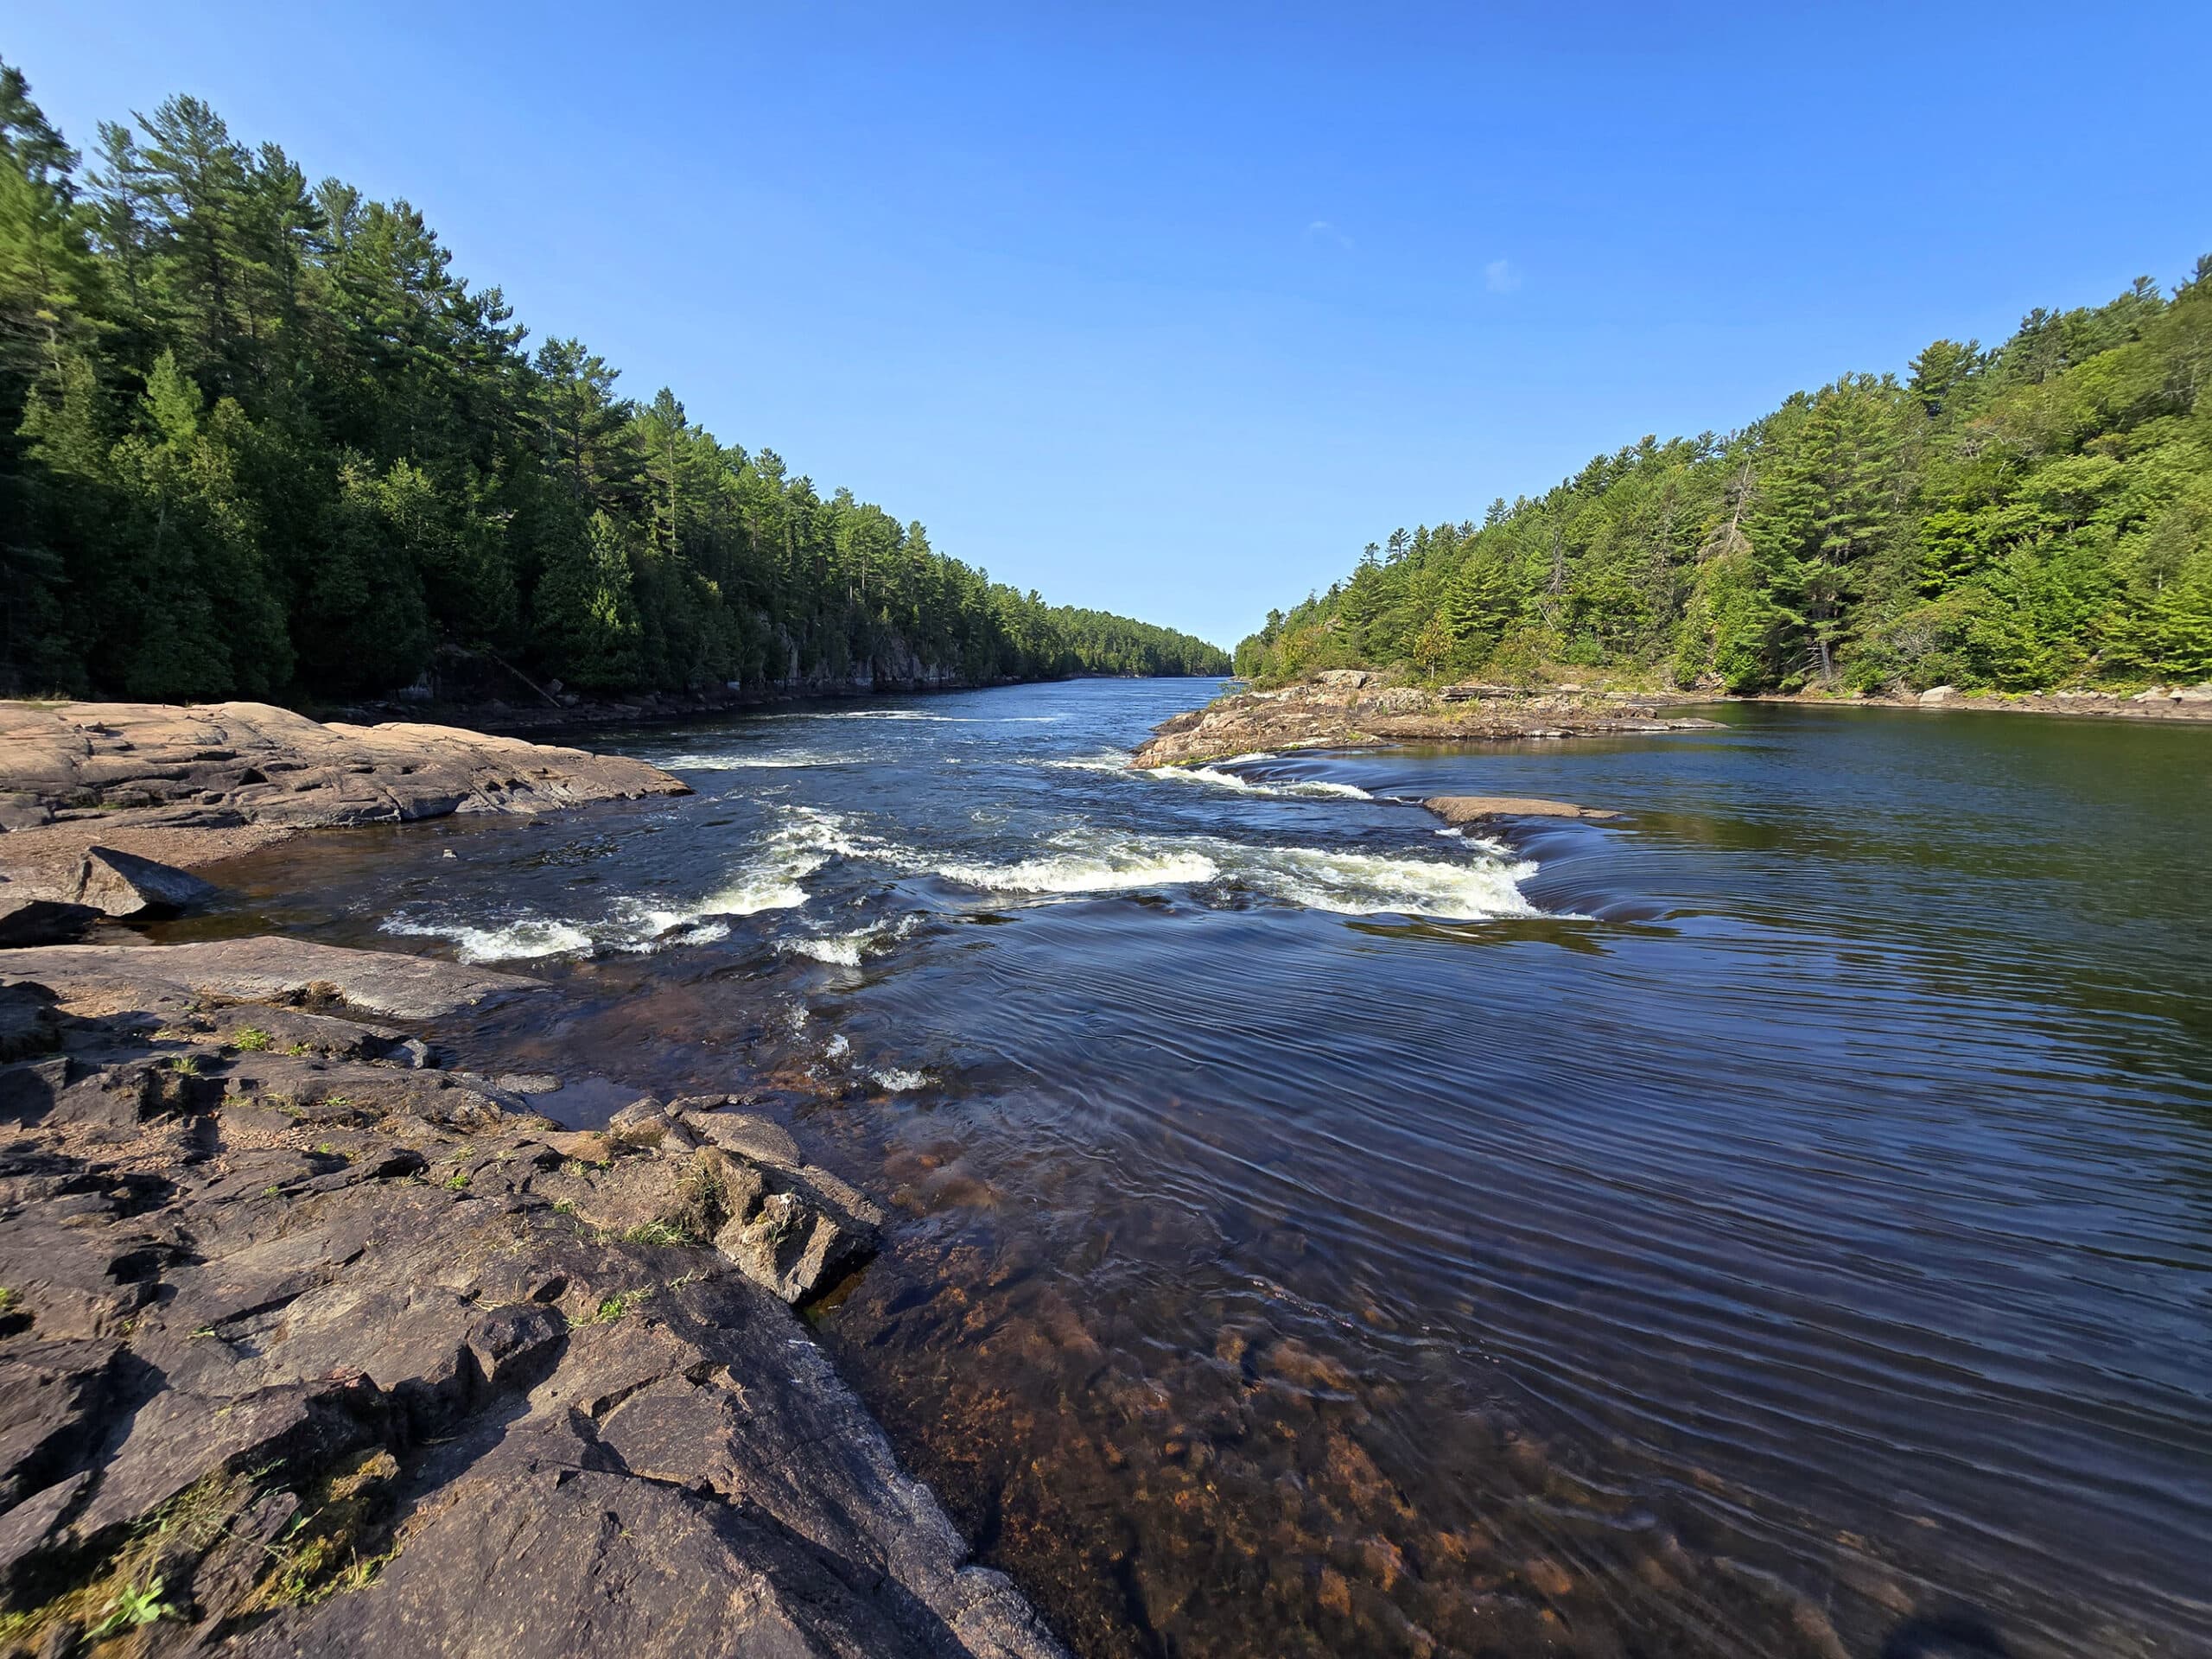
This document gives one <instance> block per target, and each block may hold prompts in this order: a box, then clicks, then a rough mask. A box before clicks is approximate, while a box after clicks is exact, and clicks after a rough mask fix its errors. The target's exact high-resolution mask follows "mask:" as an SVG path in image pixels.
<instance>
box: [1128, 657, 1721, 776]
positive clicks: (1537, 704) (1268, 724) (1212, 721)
mask: <svg viewBox="0 0 2212 1659" xmlns="http://www.w3.org/2000/svg"><path fill="white" fill-rule="evenodd" d="M1454 690H1455V689H1453V688H1447V689H1446V690H1444V691H1441V692H1433V691H1429V690H1424V689H1423V688H1421V687H1420V686H1413V685H1393V684H1389V683H1387V682H1386V681H1385V680H1384V678H1383V676H1381V675H1379V674H1375V673H1370V672H1369V671H1365V670H1359V669H1332V670H1330V671H1326V672H1325V673H1322V674H1319V675H1317V676H1315V677H1314V678H1313V679H1311V680H1306V681H1301V682H1300V683H1295V684H1292V685H1287V686H1281V687H1278V688H1276V689H1274V690H1267V691H1243V692H1238V693H1236V694H1235V695H1233V696H1226V697H1222V698H1220V699H1218V700H1217V701H1216V702H1212V703H1210V704H1209V705H1208V706H1207V707H1205V709H1197V710H1194V711H1192V712H1191V713H1189V714H1183V715H1176V716H1175V717H1174V718H1173V719H1172V720H1168V721H1162V722H1161V723H1160V725H1159V726H1157V727H1155V728H1154V732H1153V735H1152V737H1151V738H1150V739H1149V740H1148V741H1147V742H1146V743H1145V744H1144V745H1143V746H1142V747H1140V748H1139V749H1138V750H1137V752H1136V754H1135V757H1134V758H1133V759H1132V760H1131V761H1130V763H1129V764H1130V765H1131V766H1133V767H1136V768H1140V769H1142V768H1148V767H1153V766H1188V765H1192V764H1194V763H1197V762H1199V761H1205V760H1218V759H1219V758H1221V757H1222V756H1224V755H1231V754H1246V753H1253V752H1255V751H1259V750H1282V749H1311V748H1376V747H1384V746H1387V745H1389V744H1393V743H1460V742H1481V741H1494V740H1501V739H1510V738H1527V737H1576V736H1581V735H1586V734H1595V733H1619V732H1670V731H1683V730H1694V729H1700V728H1711V727H1713V725H1714V722H1713V721H1709V720H1701V719H1698V718H1695V717H1691V716H1681V717H1673V718H1662V717H1661V716H1660V715H1658V714H1657V713H1656V710H1655V709H1653V708H1652V707H1651V706H1650V704H1651V699H1650V698H1649V697H1642V698H1638V699H1637V700H1634V701H1630V700H1629V699H1625V698H1622V697H1618V696H1612V695H1611V694H1608V693H1605V692H1599V691H1582V690H1567V689H1565V688H1561V689H1560V690H1553V691H1537V690H1531V691H1530V692H1529V693H1528V694H1526V695H1524V696H1512V697H1504V696H1497V695H1495V694H1496V693H1497V690H1499V688H1496V687H1484V688H1480V690H1481V693H1482V695H1478V696H1455V695H1453V691H1454Z"/></svg>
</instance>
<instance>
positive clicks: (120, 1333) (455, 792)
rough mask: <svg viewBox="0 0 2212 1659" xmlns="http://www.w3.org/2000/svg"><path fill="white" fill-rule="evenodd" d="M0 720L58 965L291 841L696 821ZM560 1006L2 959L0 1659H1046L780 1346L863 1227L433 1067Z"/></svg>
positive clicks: (734, 1145) (126, 722) (704, 1155)
mask: <svg viewBox="0 0 2212 1659" xmlns="http://www.w3.org/2000/svg"><path fill="white" fill-rule="evenodd" d="M0 720H4V722H5V723H4V725H0V791H4V792H5V795H6V798H7V801H8V808H7V810H8V814H9V817H8V820H7V829H8V833H6V834H4V835H0V867H4V868H5V870H6V872H7V877H8V880H7V884H6V885H5V886H0V894H9V893H12V894H13V895H14V899H13V905H14V912H15V916H16V919H17V920H18V921H25V922H28V923H30V924H37V925H41V926H44V927H47V928H48V929H51V930H53V931H60V932H63V933H67V932H68V931H72V930H73V929H74V928H75V927H77V926H78V925H81V924H82V923H83V922H84V921H85V920H86V918H92V919H94V920H97V919H99V918H103V917H120V916H132V915H140V914H156V913H160V912H162V911H165V910H172V909H175V908H180V907H183V906H188V905H190V904H191V903H193V902H195V901H196V900H197V899H198V898H199V897H200V895H199V894H197V893H195V892H194V886H193V884H194V882H195V878H194V877H192V876H191V875H189V874H187V873H186V867H188V866H194V865H204V864H207V863H208V862H210V861H212V860H213V859H216V858H219V857H222V856H226V855H229V854H231V853H234V852H236V851H238V850H239V849H241V847H242V846H250V845H252V844H255V843H256V842H258V841H262V840H265V839H268V838H269V837H270V836H272V835H282V834H287V833H291V832H293V831H295V830H296V829H301V828H303V827H308V826H312V825H316V824H340V823H367V822H399V821H405V820H408V819H410V818H418V817H434V816H437V815H439V814H442V813H446V812H456V811H459V812H467V811H497V812H535V811H542V810H551V809H553V808H556V807H561V806H568V805H573V804H580V803H582V802H586V801H590V800H595V799H616V798H636V797H639V796H643V795H651V794H665V793H671V792H676V791H681V790H682V788H683V785H681V784H679V783H677V780H676V779H672V778H670V777H668V775H667V774H665V773H662V772H657V771H655V770H654V769H653V768H652V767H650V766H642V765H640V764H639V763H637V762H634V761H627V760H613V759H609V758H606V757H599V756H593V755H588V754H584V753H582V752H580V751H576V750H572V749H551V748H543V747H538V746H536V745H531V744H527V743H518V742H515V741H510V740H502V739H487V738H483V737H480V736H478V735H477V734H472V733H467V732H459V731H455V730H454V729H452V728H402V727H392V726H380V727H373V728H359V727H345V726H321V725H318V724H317V723H316V722H314V721H308V720H305V719H304V718H302V717H300V716H296V715H288V714H286V713H284V711H282V710H277V709H265V708H261V707H258V706H256V705H237V704H232V705H225V706H224V707H222V708H219V709H190V710H178V709H143V708H136V707H128V706H115V705H90V706H87V705H69V706H66V707H64V708H61V709H32V708H26V707H23V706H21V705H16V706H11V707H10V708H8V709H6V710H5V713H4V715H0ZM118 842H121V843H125V844H124V845H116V844H114V843H118ZM131 846H135V847H136V848H137V850H136V851H132V850H128V849H127V848H128V847H131ZM156 852H158V853H160V854H162V855H164V856H165V857H166V858H167V859H168V860H169V861H170V862H160V861H155V860H154V858H153V857H152V855H153V854H154V853H156ZM41 906H42V907H43V909H42V910H41V909H40V908H38V907H41ZM31 931H36V929H35V928H33V929H32V930H31ZM126 937H128V936H126ZM559 995H562V993H561V992H560V991H558V990H557V989H556V988H553V987H551V986H549V985H547V984H545V983H543V982H538V981H534V980H531V979H527V978H524V977H520V976H514V975H511V974H505V973H495V972H491V971H487V970H485V969H478V968H471V967H466V966H461V965H459V964H455V963H446V962H441V961H435V960H432V959H429V958H424V957H412V956H404V955H397V954H391V953H385V952H379V951H366V950H340V949H337V948H334V947H331V946H326V945H320V944H310V943H307V942H303V941H300V940H295V939H285V938H241V939H226V940H221V941H217V942H212V943H198V944H168V945H152V944H143V943H130V944H110V943H100V944H46V945H35V946H25V947H22V948H16V949H10V950H0V1654H4V1655H9V1656H22V1659H30V1656H39V1659H51V1656H60V1655H65V1654H75V1653H80V1652H89V1651H99V1652H101V1653H110V1652H112V1653H116V1654H127V1653H141V1654H156V1653H188V1652H189V1653H200V1652H225V1653H233V1654H239V1655H270V1656H276V1655H303V1654H315V1655H340V1654H359V1655H364V1656H366V1655H385V1654H401V1653H405V1654H437V1655H449V1656H461V1655H469V1656H499V1655H512V1656H528V1659H540V1656H543V1655H546V1654H556V1653H557V1654H564V1655H585V1656H589V1655H608V1656H612V1655H621V1656H626V1659H627V1656H634V1655H677V1654H683V1655H692V1654H729V1653H740V1652H742V1653H756V1652H758V1653H776V1654H791V1655H799V1656H825V1659H826V1656H838V1659H876V1656H904V1655H912V1656H917V1659H919V1656H931V1659H944V1656H954V1655H974V1656H993V1659H1032V1656H1035V1659H1045V1656H1058V1655H1060V1654H1062V1653H1063V1651H1064V1650H1063V1649H1061V1648H1060V1647H1059V1645H1058V1643H1057V1642H1056V1641H1055V1639H1054V1638H1053V1637H1052V1635H1051V1634H1050V1632H1049V1631H1047V1630H1046V1628H1045V1627H1044V1625H1043V1624H1041V1622H1040V1621H1039V1619H1038V1618H1037V1617H1036V1616H1035V1614H1034V1613H1033V1611H1032V1610H1031V1609H1030V1607H1029V1606H1028V1605H1027V1602H1026V1601H1025V1600H1024V1599H1023V1598H1022V1597H1021V1596H1020V1593H1019V1592H1017V1591H1016V1590H1015V1589H1014V1587H1013V1586H1012V1585H1011V1584H1010V1583H1009V1581H1008V1580H1007V1579H1005V1578H1004V1577H1003V1576H1002V1575H1001V1574H999V1573H995V1572H992V1571H989V1570H988V1569H985V1568H982V1567H976V1566H974V1565H971V1564H969V1560H968V1553H967V1548H966V1546H965V1544H964V1543H963V1540H962V1539H961V1537H960V1535H959V1534H958V1532H957V1529H955V1528H954V1526H953V1524H952V1523H951V1522H950V1520H949V1519H948V1517H947V1516H945V1514H944V1511H943V1510H942V1509H941V1508H940V1507H939V1506H938V1503H937V1501H936V1499H935V1498H934V1497H933V1496H932V1495H931V1492H930V1491H928V1489H927V1488H926V1487H925V1486H923V1485H922V1484H919V1483H918V1482H917V1481H915V1480H913V1479H912V1478H910V1477H908V1476H907V1475H906V1473H905V1472H904V1471H902V1470H901V1469H900V1468H899V1465H898V1463H897V1460H896V1459H895V1458H894V1456H893V1452H892V1450H891V1447H890V1446H889V1444H888V1442H887V1440H885V1438H884V1436H883V1433H882V1432H881V1430H880V1428H879V1427H877V1425H876V1424H875V1422H874V1421H873V1419H872V1418H871V1417H870V1416H869V1415H868V1413H867V1411H866V1409H865V1408H863V1407H862V1406H861V1403H860V1402H859V1401H858V1400H857V1398H856V1397H855V1395H853V1394H852V1393H851V1391H850V1390H849V1389H848V1388H847V1387H846V1386H845V1385H844V1383H842V1382H841V1381H840V1380H839V1378H838V1377H837V1376H836V1374H835V1372H834V1371H833V1370H832V1369H831V1367H830V1365H829V1362H828V1361H827V1359H826V1358H825V1357H823V1353H822V1352H821V1351H820V1349H819V1348H818V1347H817V1345H816V1344H815V1343H814V1341H813V1339H812V1338H811V1337H810V1334H809V1332H808V1331H807V1329H806V1326H805V1325H804V1323H802V1321H801V1320H800V1319H798V1318H797V1317H795V1315H794V1313H793V1307H794V1306H795V1305H800V1304H804V1302H806V1301H807V1300H810V1299H811V1298H814V1297H816V1296H817V1295H819V1294H822V1293H823V1292H824V1291H826V1290H829V1288H831V1287H834V1286H835V1284H836V1282H837V1281H839V1280H840V1279H841V1278H842V1277H843V1276H844V1275H846V1274H849V1273H850V1272H851V1271H852V1270H853V1269H854V1268H855V1267H856V1266H857V1265H858V1264H860V1263H861V1262H865V1260H866V1259H867V1257H868V1255H869V1254H870V1253H871V1252H872V1251H873V1250H874V1249H875V1248H876V1244H877V1242H878V1229H879V1227H880V1225H881V1223H882V1220H883V1217H882V1214H881V1212H880V1211H879V1210H878V1208H877V1207H876V1205H874V1203H873V1202H872V1201H871V1200H870V1199H869V1198H868V1197H867V1196H866V1195H865V1194H863V1193H861V1192H857V1191H856V1190H855V1189H854V1188H853V1187H851V1186H849V1185H847V1184H846V1183H844V1182H843V1181H842V1180H840V1179H838V1178H837V1177H836V1176H835V1175H834V1174H832V1173H829V1171H827V1170H823V1169H821V1168H819V1167H817V1166H814V1165H811V1164H810V1163H809V1162H807V1161H806V1160H805V1159H804V1156H803V1155H802V1154H801V1151H800V1149H799V1147H798V1145H797V1143H796V1142H794V1141H793V1140H792V1139H791V1136H790V1135H789V1134H788V1133H787V1132H786V1131H785V1129H783V1128H781V1127H780V1126H779V1125H778V1124H776V1123H774V1122H771V1121H769V1120H767V1119H766V1118H763V1117H760V1116H755V1115H753V1114H751V1113H748V1112H747V1111H745V1110H743V1109H741V1105H740V1103H739V1102H738V1101H737V1100H736V1099H735V1098H734V1097H732V1096H701V1097H696V1098H690V1099H683V1100H674V1101H670V1102H667V1103H660V1102H657V1101H652V1100H650V1099H645V1100H639V1101H636V1102H634V1103H632V1104H631V1105H629V1106H627V1107H626V1108H625V1109H623V1110H622V1111H620V1112H619V1113H617V1114H615V1116H614V1117H613V1121H612V1122H609V1123H607V1125H606V1126H605V1127H604V1128H601V1129H596V1130H564V1129H563V1128H559V1127H557V1126H556V1123H555V1122H553V1121H551V1120H550V1119H549V1118H548V1117H546V1116H543V1115H542V1114H541V1113H540V1111H539V1110H538V1109H537V1107H538V1103H539V1102H541V1101H543V1100H544V1099H546V1098H548V1097H549V1096H553V1097H557V1092H558V1089H559V1084H560V1080H559V1079H557V1078H554V1077H542V1076H494V1075H484V1074H480V1073H477V1072H471V1071H461V1070H455V1069H450V1068H449V1067H448V1065H445V1064H443V1063H442V1062H444V1061H445V1060H446V1058H448V1057H447V1056H445V1055H443V1054H442V1053H441V1052H440V1050H439V1049H438V1047H437V1046H436V1045H435V1042H434V1041H433V1040H431V1039H430V1038H429V1035H428V1034H427V1033H426V1032H425V1031H424V1030H423V1029H422V1028H421V1027H423V1025H424V1023H425V1022H432V1021H435V1020H439V1019H440V1018H442V1017H445V1016H449V1015H452V1014H456V1013H458V1012H461V1011H464V1010H468V1009H475V1008H488V1007H496V1006H497V1005H499V1004H500V1003H502V1002H505V1001H520V1000H524V999H534V998H551V997H557V996H559Z"/></svg>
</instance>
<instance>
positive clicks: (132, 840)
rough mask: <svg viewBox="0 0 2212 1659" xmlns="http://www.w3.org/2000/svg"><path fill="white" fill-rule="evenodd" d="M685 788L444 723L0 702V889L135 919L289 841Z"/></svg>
mask: <svg viewBox="0 0 2212 1659" xmlns="http://www.w3.org/2000/svg"><path fill="white" fill-rule="evenodd" d="M688 792H689V791H688V790H687V789H686V787H685V785H683V783H682V782H681V781H680V780H679V779H676V778H673V777H671V775H670V774H668V773H667V772H663V771H661V770H660V769H659V768H658V767H657V766H647V765H646V764H645V762H644V761H642V760H628V759H626V758H625V757H622V756H620V755H599V754H589V753H585V752H584V751H583V750H582V749H569V748H556V747H550V746H547V745H543V744H537V743H531V742H526V741H524V740H522V739H520V738H513V737H494V736H488V735H486V734H483V733H480V732H468V731H462V730H461V729H459V728H454V727H450V726H424V725H416V724H411V723H408V722H390V723H386V724H384V725H378V726H348V725H340V724H331V725H325V724H322V723H321V722H320V721H313V720H309V719H308V717H307V716H306V715H297V714H294V713H292V712H291V711H290V710H289V709H277V708H271V707H270V706H269V705H268V704H266V703H256V702H226V703H219V704H215V705H213V706H209V707H205V708H171V707H168V706H165V705H161V704H152V703H101V702H71V703H60V704H37V703H22V702H9V703H0V831H5V832H7V833H6V834H4V835H0V895H3V896H4V898H5V899H10V900H16V901H26V900H29V899H47V900H50V901H53V902H56V903H64V904H88V905H91V906H93V907H94V908H96V909H98V910H99V911H101V912H103V913H105V914H107V915H110V916H114V917H118V918H132V917H137V916H139V915H142V914H144V913H147V912H149V910H168V911H174V910H177V909H183V908H189V907H190V906H193V905H194V904H197V903H200V902H201V901H203V900H204V899H205V898H206V897H207V893H206V892H205V891H202V890H200V888H198V887H194V886H193V885H191V878H189V877H187V876H184V875H183V874H181V871H182V870H185V869H189V868H196V867H198V866H200V865H205V864H208V863H213V862H215V861H219V860H221V859H225V858H229V857H232V856H235V855H238V854H239V853H243V852H247V851H251V849H253V848H255V847H257V846H261V845H264V844H265V843H267V842H270V841H274V840H279V839H282V838H283V836H287V835H289V834H291V833H292V832H293V831H295V830H298V829H314V828H319V827H324V826H333V825H343V824H361V823H411V822H414V821H416V820H417V819H423V818H435V817H444V816H446V815H447V814H449V813H484V812H499V813H519V814H536V813H541V812H551V811H557V810H561V809H563V808H566V807H571V806H578V805H582V804H585V803H588V802H593V801H607V800H637V799H640V798H645V797H648V796H655V795H682V794H686V793H688ZM164 865H166V866H174V867H176V868H161V866H164Z"/></svg>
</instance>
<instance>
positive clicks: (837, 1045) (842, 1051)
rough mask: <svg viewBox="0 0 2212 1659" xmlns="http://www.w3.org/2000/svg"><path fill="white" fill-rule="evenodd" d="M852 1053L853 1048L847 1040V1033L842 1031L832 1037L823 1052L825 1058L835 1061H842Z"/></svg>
mask: <svg viewBox="0 0 2212 1659" xmlns="http://www.w3.org/2000/svg"><path fill="white" fill-rule="evenodd" d="M822 1052H823V1056H824V1057H825V1058H829V1059H833V1060H842V1059H843V1058H845V1057H846V1056H847V1055H848V1054H850V1053H851V1052H853V1046H852V1044H851V1043H849V1042H848V1041H847V1040H846V1039H845V1033H843V1032H842V1031H841V1032H839V1033H837V1034H836V1036H835V1037H832V1038H831V1039H829V1042H828V1044H827V1045H826V1046H824V1047H823V1051H822Z"/></svg>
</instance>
